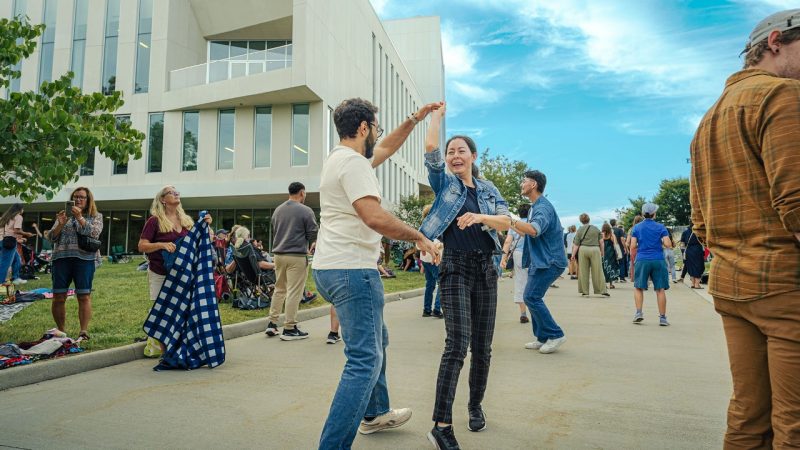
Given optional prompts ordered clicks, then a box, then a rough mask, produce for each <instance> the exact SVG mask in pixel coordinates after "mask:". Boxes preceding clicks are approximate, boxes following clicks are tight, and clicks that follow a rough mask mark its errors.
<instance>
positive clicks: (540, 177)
mask: <svg viewBox="0 0 800 450" xmlns="http://www.w3.org/2000/svg"><path fill="white" fill-rule="evenodd" d="M525 178H530V179H531V180H533V181H535V182H536V190H537V191H539V193H540V194H543V193H544V187H545V186H546V185H547V177H546V176H544V174H543V173H542V172H539V171H538V170H528V171H526V172H525Z"/></svg>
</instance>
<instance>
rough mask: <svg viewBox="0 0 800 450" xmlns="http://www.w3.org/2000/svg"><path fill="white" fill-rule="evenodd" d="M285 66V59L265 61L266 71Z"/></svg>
mask: <svg viewBox="0 0 800 450" xmlns="http://www.w3.org/2000/svg"><path fill="white" fill-rule="evenodd" d="M283 68H286V61H267V71H270V70H277V69H283Z"/></svg>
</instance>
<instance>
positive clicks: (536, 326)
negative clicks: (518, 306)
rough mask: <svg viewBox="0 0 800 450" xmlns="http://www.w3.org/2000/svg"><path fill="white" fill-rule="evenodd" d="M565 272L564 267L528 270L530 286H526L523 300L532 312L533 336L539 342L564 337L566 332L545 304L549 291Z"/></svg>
mask: <svg viewBox="0 0 800 450" xmlns="http://www.w3.org/2000/svg"><path fill="white" fill-rule="evenodd" d="M563 271H564V268H563V267H548V268H547V269H533V268H530V269H528V284H527V285H526V286H525V294H524V295H523V299H524V300H525V305H527V306H528V309H529V310H530V311H531V316H532V317H531V318H532V319H533V320H531V326H533V334H534V336H536V339H538V340H539V342H547V340H548V339H556V338H560V337H564V331H562V330H561V327H559V326H558V324H557V323H556V321H555V319H553V316H552V315H551V314H550V310H549V309H548V308H547V305H545V304H544V295H545V293H547V289H548V288H549V287H550V285H551V284H553V282H554V281H556V280H557V279H558V276H559V275H561V273H562V272H563Z"/></svg>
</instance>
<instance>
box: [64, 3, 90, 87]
mask: <svg viewBox="0 0 800 450" xmlns="http://www.w3.org/2000/svg"><path fill="white" fill-rule="evenodd" d="M88 17H89V0H76V1H75V14H74V19H73V22H72V62H71V63H70V66H69V70H71V71H72V73H73V74H75V75H74V76H73V77H72V85H73V86H75V87H77V88H82V87H83V64H84V57H85V55H86V22H87V20H88Z"/></svg>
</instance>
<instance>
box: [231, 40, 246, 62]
mask: <svg viewBox="0 0 800 450" xmlns="http://www.w3.org/2000/svg"><path fill="white" fill-rule="evenodd" d="M231 59H247V41H231Z"/></svg>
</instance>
